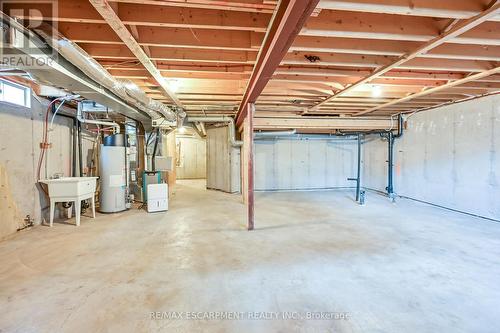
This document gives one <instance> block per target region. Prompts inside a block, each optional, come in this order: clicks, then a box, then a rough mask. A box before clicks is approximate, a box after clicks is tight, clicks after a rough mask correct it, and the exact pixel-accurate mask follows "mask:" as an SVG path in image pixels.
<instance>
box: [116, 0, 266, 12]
mask: <svg viewBox="0 0 500 333" xmlns="http://www.w3.org/2000/svg"><path fill="white" fill-rule="evenodd" d="M110 2H121V3H134V4H141V5H155V6H168V7H186V8H202V9H219V10H227V11H239V12H250V13H272V12H273V9H274V5H270V4H265V3H264V4H259V3H248V2H244V1H241V2H240V1H217V0H110Z"/></svg>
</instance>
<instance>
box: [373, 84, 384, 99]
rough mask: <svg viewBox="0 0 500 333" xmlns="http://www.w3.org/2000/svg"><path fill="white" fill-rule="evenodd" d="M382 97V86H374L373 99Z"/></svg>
mask: <svg viewBox="0 0 500 333" xmlns="http://www.w3.org/2000/svg"><path fill="white" fill-rule="evenodd" d="M380 96H382V87H381V86H373V88H372V97H380Z"/></svg>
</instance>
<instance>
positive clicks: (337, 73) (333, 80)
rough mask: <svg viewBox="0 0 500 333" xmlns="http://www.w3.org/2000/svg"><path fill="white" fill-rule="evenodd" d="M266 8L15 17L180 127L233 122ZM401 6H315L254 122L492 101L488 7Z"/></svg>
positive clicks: (499, 56)
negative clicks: (155, 103) (182, 114)
mask: <svg viewBox="0 0 500 333" xmlns="http://www.w3.org/2000/svg"><path fill="white" fill-rule="evenodd" d="M28 2H29V1H28ZM276 3H278V2H276V1H264V0H236V1H212V0H182V1H181V0H108V1H107V2H106V1H105V0H90V1H89V0H59V1H58V11H57V15H56V16H55V17H52V11H51V10H50V8H49V7H45V6H44V5H43V4H42V3H37V2H36V1H33V3H28V4H25V6H27V7H30V8H33V7H37V8H38V9H39V11H40V12H41V13H42V14H43V16H44V19H46V20H49V21H54V22H56V24H57V28H58V30H59V31H60V32H61V34H62V35H64V36H66V37H67V38H69V39H71V40H73V41H74V42H76V43H78V44H79V46H80V47H82V48H83V49H84V50H86V51H87V52H88V53H89V54H90V55H91V56H93V57H94V58H95V59H96V60H97V61H99V62H100V63H101V64H102V65H103V66H105V67H106V68H107V69H108V70H109V71H110V73H112V74H113V75H115V76H116V77H119V78H123V79H128V80H131V81H133V82H134V83H136V84H137V85H138V86H140V87H141V88H142V89H143V90H144V91H145V92H146V93H147V94H148V95H149V96H151V97H153V98H155V99H157V100H159V101H162V102H165V103H168V104H176V103H178V104H179V105H182V106H183V107H184V108H185V110H186V112H187V113H188V115H210V114H214V115H215V114H225V115H236V114H237V112H238V110H239V106H240V104H241V101H242V100H244V99H245V92H246V91H247V87H248V86H249V81H250V78H251V77H252V73H253V70H254V68H255V67H256V66H261V65H262V63H261V62H260V59H259V51H260V50H261V49H262V47H263V42H264V40H265V36H266V34H268V35H269V32H268V29H269V27H270V22H271V19H272V17H273V15H274V14H275V12H277V11H276V8H275V6H276ZM409 3H410V2H409V1H407V0H391V1H384V0H321V1H319V3H318V5H317V7H316V10H315V11H314V12H313V13H312V14H311V16H310V17H308V18H307V20H306V22H305V24H304V26H303V28H302V29H301V30H300V32H299V33H298V36H297V37H296V38H295V39H294V40H293V43H292V44H291V46H290V48H289V50H288V52H286V54H285V55H284V57H283V59H282V61H281V62H280V63H279V65H278V66H276V69H275V70H274V72H273V73H270V74H269V75H268V79H269V81H268V82H267V85H265V87H264V88H263V89H262V93H261V94H260V96H259V98H258V99H257V100H256V115H257V116H259V115H262V114H266V115H269V114H270V115H281V116H300V115H303V117H311V116H325V115H328V116H340V117H349V116H359V115H365V116H369V117H380V116H389V115H393V114H396V113H399V112H412V111H415V110H421V109H428V108H431V107H433V106H437V105H442V104H443V103H450V102H453V101H458V100H462V99H465V98H470V97H473V96H481V95H485V94H491V93H496V92H498V91H500V74H499V73H498V71H496V68H498V67H499V63H500V15H499V12H498V8H499V4H498V2H497V1H493V2H492V1H491V0H440V1H435V0H413V1H411V4H409ZM17 6H18V7H19V6H23V5H22V4H20V5H17ZM25 13H29V12H28V11H25ZM26 15H27V14H26ZM21 18H22V17H21ZM259 63H260V65H259ZM167 83H168V84H167ZM165 88H167V89H165Z"/></svg>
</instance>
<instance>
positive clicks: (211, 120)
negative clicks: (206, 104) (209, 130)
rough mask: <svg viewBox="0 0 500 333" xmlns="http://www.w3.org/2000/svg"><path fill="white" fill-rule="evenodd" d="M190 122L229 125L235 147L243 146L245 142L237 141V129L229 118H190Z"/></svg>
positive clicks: (231, 141)
mask: <svg viewBox="0 0 500 333" xmlns="http://www.w3.org/2000/svg"><path fill="white" fill-rule="evenodd" d="M187 120H188V122H191V123H228V127H229V142H230V143H231V146H233V147H241V146H243V141H239V140H236V129H235V124H234V119H233V118H232V117H228V116H213V117H188V118H187Z"/></svg>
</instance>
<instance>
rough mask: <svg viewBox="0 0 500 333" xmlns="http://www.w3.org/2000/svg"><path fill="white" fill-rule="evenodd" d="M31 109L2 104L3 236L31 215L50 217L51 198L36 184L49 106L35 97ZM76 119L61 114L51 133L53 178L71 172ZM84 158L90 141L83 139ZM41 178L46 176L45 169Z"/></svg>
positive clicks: (0, 202) (38, 219)
mask: <svg viewBox="0 0 500 333" xmlns="http://www.w3.org/2000/svg"><path fill="white" fill-rule="evenodd" d="M31 105H32V107H31V108H25V107H20V106H16V105H12V104H7V103H0V198H1V200H0V239H2V238H5V237H7V236H9V235H12V234H14V233H15V232H16V230H17V228H18V227H20V226H22V225H23V224H24V221H23V219H24V218H25V216H26V215H30V216H31V217H32V218H33V219H34V221H35V223H36V224H39V223H40V222H41V221H42V218H46V217H47V215H48V212H47V210H46V209H43V208H45V207H46V206H47V199H46V198H45V195H44V194H43V192H41V191H40V190H39V188H37V186H36V167H37V162H38V156H39V152H40V148H39V145H40V142H41V140H42V139H41V138H42V128H43V121H42V119H43V116H44V114H45V110H46V105H42V104H40V102H39V101H38V100H36V99H34V98H33V99H32V103H31ZM72 126H73V121H72V120H71V119H66V118H62V117H57V118H56V119H55V121H54V131H53V132H51V134H50V138H51V139H50V142H51V143H52V147H51V148H50V149H49V164H48V166H49V169H48V175H49V177H50V176H52V175H54V174H55V173H62V174H64V175H65V176H70V175H71V164H72V143H71V135H72ZM83 139H84V140H83V144H84V149H83V160H84V165H85V164H86V161H87V151H88V148H89V147H90V142H89V141H88V140H87V137H86V136H84V138H83ZM41 177H42V178H44V177H45V172H44V168H42V173H41Z"/></svg>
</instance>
